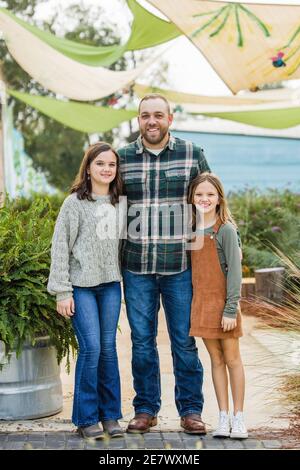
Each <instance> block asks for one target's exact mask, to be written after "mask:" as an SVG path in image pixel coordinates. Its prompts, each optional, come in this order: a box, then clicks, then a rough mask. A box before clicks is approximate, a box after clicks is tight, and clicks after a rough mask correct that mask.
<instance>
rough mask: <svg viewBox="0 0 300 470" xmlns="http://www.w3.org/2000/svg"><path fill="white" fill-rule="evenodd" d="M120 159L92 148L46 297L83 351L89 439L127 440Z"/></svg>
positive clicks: (64, 212) (59, 232)
mask: <svg viewBox="0 0 300 470" xmlns="http://www.w3.org/2000/svg"><path fill="white" fill-rule="evenodd" d="M122 189H123V185H122V179H121V176H120V168H119V156H118V154H117V152H116V151H115V150H114V149H113V148H112V147H111V146H110V145H109V144H107V143H105V142H98V143H96V144H94V145H91V146H90V147H89V148H88V149H87V151H86V153H85V155H84V157H83V161H82V163H81V166H80V169H79V172H78V175H77V177H76V179H75V181H74V183H73V186H72V188H71V194H70V195H69V196H68V197H67V198H66V199H65V201H64V203H63V205H62V207H61V209H60V212H59V215H58V218H57V221H56V225H55V231H54V235H53V239H52V248H51V268H50V276H49V282H48V291H49V292H50V294H53V295H56V300H57V312H58V313H59V314H60V315H62V316H64V317H65V318H67V319H71V321H72V324H73V327H74V330H75V334H76V337H77V340H78V344H79V354H78V358H77V363H76V371H75V388H74V402H73V415H72V421H73V423H74V424H75V425H76V426H78V431H79V433H80V434H81V435H82V436H83V437H84V438H94V439H101V438H103V437H104V433H103V431H102V430H101V428H100V427H99V421H101V422H102V426H103V429H104V431H105V432H106V433H108V434H109V435H110V436H111V437H116V436H120V435H122V429H121V427H120V426H119V423H118V419H119V418H121V417H122V415H121V394H120V376H119V367H118V358H117V351H116V331H117V325H118V320H119V314H120V306H121V287H120V281H121V273H120V265H119V244H120V239H121V238H122V233H123V229H124V221H125V220H126V219H125V218H126V202H125V198H122V197H121V194H122Z"/></svg>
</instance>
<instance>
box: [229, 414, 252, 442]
mask: <svg viewBox="0 0 300 470" xmlns="http://www.w3.org/2000/svg"><path fill="white" fill-rule="evenodd" d="M230 437H231V438H232V439H247V437H248V432H247V428H246V426H245V423H244V415H243V413H242V411H238V412H237V414H236V415H233V416H232V429H231V433H230Z"/></svg>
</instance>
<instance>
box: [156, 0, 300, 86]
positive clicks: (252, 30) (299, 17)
mask: <svg viewBox="0 0 300 470" xmlns="http://www.w3.org/2000/svg"><path fill="white" fill-rule="evenodd" d="M148 2H149V3H150V4H151V5H153V6H155V7H156V8H158V10H160V11H161V12H162V13H163V14H164V15H166V16H167V17H168V18H169V19H170V20H171V21H172V22H173V23H175V24H176V26H177V27H178V28H179V29H180V30H181V31H182V32H183V33H184V34H185V35H186V36H187V37H188V38H189V39H190V40H191V41H192V42H193V43H194V44H195V46H196V47H197V48H198V49H199V50H200V51H201V52H202V54H203V55H204V56H205V57H206V59H207V60H208V61H209V63H210V64H211V65H212V67H213V68H214V70H215V71H216V72H217V73H218V75H219V76H220V77H221V78H222V80H223V81H224V82H225V83H226V84H227V86H228V87H229V88H230V89H231V91H232V92H233V93H237V92H238V91H239V90H246V89H255V88H256V87H257V86H259V85H263V84H265V83H272V82H277V81H282V80H291V79H297V78H300V6H299V5H278V4H277V5H274V4H273V5H271V4H270V5H267V4H252V3H248V4H247V3H246V2H245V3H236V2H219V1H205V0H148Z"/></svg>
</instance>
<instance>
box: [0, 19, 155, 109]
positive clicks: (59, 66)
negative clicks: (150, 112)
mask: <svg viewBox="0 0 300 470" xmlns="http://www.w3.org/2000/svg"><path fill="white" fill-rule="evenodd" d="M0 30H1V31H2V32H3V34H4V37H5V40H6V44H7V47H8V50H9V52H10V53H11V55H12V56H13V57H14V59H15V60H16V61H17V62H18V64H19V65H20V66H21V67H22V68H23V69H24V70H25V71H26V72H27V73H28V74H29V75H30V76H31V77H33V78H34V79H35V80H36V81H37V82H38V83H40V84H41V85H43V86H44V87H45V88H46V89H48V90H51V91H53V92H55V93H58V94H61V95H64V96H66V97H67V98H71V99H74V100H79V101H91V100H96V99H100V98H103V97H105V96H108V95H111V94H112V93H114V92H116V91H117V90H120V89H122V88H123V87H125V86H126V85H128V84H129V83H131V82H132V81H134V80H135V79H136V78H137V77H138V76H139V75H140V74H141V73H142V72H143V71H144V70H145V69H146V68H147V67H149V62H146V63H144V64H143V65H142V66H141V67H137V68H136V69H133V70H128V71H121V72H119V71H112V70H108V69H106V68H104V67H92V66H89V65H85V64H82V63H79V62H77V61H75V60H72V59H70V58H69V57H66V56H65V55H63V54H61V53H60V52H58V51H56V50H55V49H53V48H52V47H50V46H49V45H48V44H46V43H45V42H43V41H41V40H40V39H39V38H38V37H36V36H35V35H34V34H32V33H31V32H29V31H28V30H26V29H25V28H23V27H22V26H21V25H19V24H18V23H17V22H15V21H14V20H13V19H12V18H11V17H9V16H8V15H6V14H4V13H3V12H1V11H0ZM154 61H155V57H153V58H152V60H151V63H152V62H154Z"/></svg>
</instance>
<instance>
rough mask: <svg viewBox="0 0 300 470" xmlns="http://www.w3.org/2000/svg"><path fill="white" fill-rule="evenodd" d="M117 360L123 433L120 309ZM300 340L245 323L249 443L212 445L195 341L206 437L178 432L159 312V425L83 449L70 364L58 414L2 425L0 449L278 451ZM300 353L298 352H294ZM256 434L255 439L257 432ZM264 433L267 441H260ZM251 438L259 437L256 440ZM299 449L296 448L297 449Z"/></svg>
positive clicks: (212, 408)
mask: <svg viewBox="0 0 300 470" xmlns="http://www.w3.org/2000/svg"><path fill="white" fill-rule="evenodd" d="M120 327H121V333H118V339H117V342H118V354H119V361H120V372H121V381H122V408H123V420H122V421H121V424H122V426H123V427H124V428H125V427H126V425H127V423H128V421H129V420H130V419H131V418H132V416H133V410H132V405H131V403H132V398H133V396H134V391H133V388H132V377H131V365H130V363H131V341H130V331H129V326H128V323H127V319H126V314H125V312H124V309H122V314H121V318H120ZM299 344H300V343H299V338H296V339H293V338H291V336H290V335H285V334H278V333H277V332H276V333H272V332H267V333H266V332H262V331H260V330H258V329H257V321H256V319H255V318H254V317H244V337H243V338H242V339H241V352H242V356H243V361H244V365H245V372H246V400H245V417H246V423H247V425H248V428H249V429H251V430H252V431H253V432H252V433H250V438H249V439H248V440H244V441H239V440H231V439H213V438H212V436H211V431H212V430H213V429H214V427H215V426H216V424H217V418H218V412H217V403H216V399H215V394H214V391H213V385H212V381H211V376H210V363H209V357H208V354H207V352H206V350H205V348H204V346H203V343H202V340H201V339H198V340H197V345H198V349H199V356H200V358H201V361H202V363H203V366H204V370H205V376H204V396H205V406H204V411H203V419H204V421H205V422H206V424H207V429H208V435H207V436H205V437H204V438H201V439H199V437H197V436H196V437H195V436H189V435H187V434H185V433H183V432H181V428H180V426H179V418H178V414H177V410H176V408H175V404H174V377H173V371H172V361H171V354H170V345H169V338H168V335H167V330H166V324H165V320H164V315H163V312H162V311H161V312H160V320H159V334H158V348H159V355H160V366H161V375H162V408H161V410H160V413H159V415H158V425H157V426H156V427H155V429H154V430H152V431H151V432H150V433H148V434H145V435H144V436H134V435H125V437H124V438H120V439H113V440H111V441H110V442H108V441H97V442H96V443H86V442H85V441H84V440H82V439H81V438H80V437H79V436H77V434H76V433H75V427H74V426H73V425H72V423H71V421H70V417H71V411H72V400H73V381H74V364H73V365H72V369H71V374H70V375H67V374H66V373H65V369H64V366H62V368H61V371H62V372H61V378H62V383H63V393H64V404H63V410H62V412H61V413H59V414H57V415H55V416H52V417H49V418H42V419H36V420H27V421H0V449H135V448H142V449H168V448H172V449H214V448H218V449H230V448H233V449H257V448H258V449H279V448H282V447H286V446H288V445H289V436H288V432H287V433H286V434H285V439H284V440H282V439H281V438H279V437H278V435H279V436H281V435H282V434H280V433H279V434H278V430H282V429H285V430H288V426H289V419H287V415H288V413H289V411H290V410H289V408H288V407H287V405H286V404H284V402H283V399H282V393H281V392H279V390H278V387H279V386H280V384H281V383H282V377H283V376H284V375H286V374H289V373H292V372H294V371H295V370H297V369H299V363H300V358H299V351H300V348H299ZM297 351H298V352H297ZM257 430H259V433H258V432H257ZM264 430H266V431H267V433H266V436H267V438H261V436H263V435H264ZM255 436H260V437H259V438H255ZM298 448H300V442H299V445H298Z"/></svg>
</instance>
